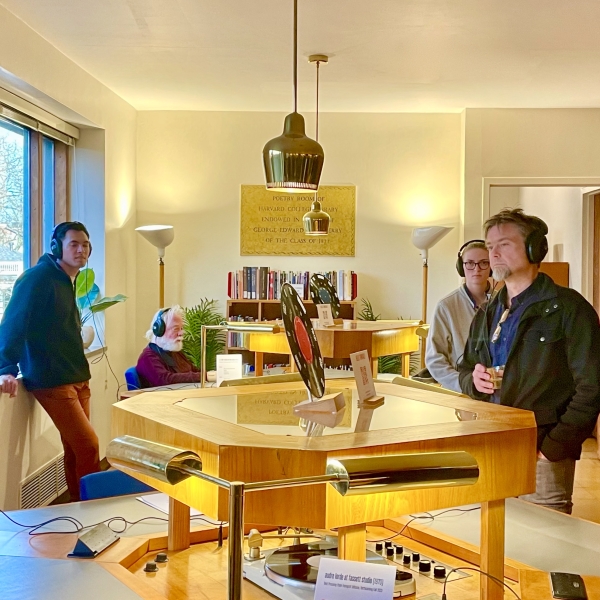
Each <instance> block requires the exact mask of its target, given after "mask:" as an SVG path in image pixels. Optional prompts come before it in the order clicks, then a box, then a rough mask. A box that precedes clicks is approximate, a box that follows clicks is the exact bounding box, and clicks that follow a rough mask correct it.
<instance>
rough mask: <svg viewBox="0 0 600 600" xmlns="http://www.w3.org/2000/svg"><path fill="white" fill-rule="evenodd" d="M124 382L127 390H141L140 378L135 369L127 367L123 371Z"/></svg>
mask: <svg viewBox="0 0 600 600" xmlns="http://www.w3.org/2000/svg"><path fill="white" fill-rule="evenodd" d="M125 382H126V383H127V389H128V390H141V389H142V384H141V382H140V376H139V375H138V372H137V371H136V370H135V367H129V369H127V371H125Z"/></svg>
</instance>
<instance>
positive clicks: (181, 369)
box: [136, 305, 200, 388]
mask: <svg viewBox="0 0 600 600" xmlns="http://www.w3.org/2000/svg"><path fill="white" fill-rule="evenodd" d="M146 338H147V340H148V341H149V342H150V343H149V344H148V345H147V346H146V347H145V348H144V350H143V351H142V353H141V354H140V357H139V358H138V362H137V365H136V371H137V372H138V376H139V378H140V384H141V387H142V388H147V387H157V386H162V385H172V384H174V383H194V382H199V381H200V371H199V369H197V368H196V367H195V366H194V365H193V364H192V363H191V362H190V361H189V360H188V359H187V358H186V357H185V356H184V354H183V352H182V349H183V309H182V308H181V307H180V306H178V305H175V306H172V307H171V308H161V309H160V310H159V311H158V312H157V313H156V314H155V315H154V318H153V319H152V324H151V326H150V329H149V330H148V331H147V332H146Z"/></svg>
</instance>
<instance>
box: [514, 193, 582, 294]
mask: <svg viewBox="0 0 600 600" xmlns="http://www.w3.org/2000/svg"><path fill="white" fill-rule="evenodd" d="M520 204H521V207H522V208H523V210H524V211H525V213H527V214H530V215H536V216H537V217H540V219H542V220H544V221H545V222H546V224H547V225H548V235H547V238H548V248H549V250H548V256H547V257H546V260H548V261H553V262H568V263H569V286H570V287H572V288H573V289H575V290H577V291H578V292H581V291H582V290H581V276H582V265H581V257H582V233H583V223H582V207H583V199H582V192H581V188H579V187H523V188H521V190H520Z"/></svg>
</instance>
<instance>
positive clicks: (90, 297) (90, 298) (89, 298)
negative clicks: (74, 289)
mask: <svg viewBox="0 0 600 600" xmlns="http://www.w3.org/2000/svg"><path fill="white" fill-rule="evenodd" d="M99 295H100V288H99V287H98V286H97V285H96V284H94V285H93V286H92V289H91V290H90V292H89V294H84V295H83V296H81V298H77V306H78V307H79V310H80V311H81V310H84V309H86V308H89V306H90V304H93V303H94V301H95V300H96V299H97V298H98V296H99Z"/></svg>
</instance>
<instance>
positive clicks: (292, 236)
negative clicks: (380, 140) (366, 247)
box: [240, 185, 356, 256]
mask: <svg viewBox="0 0 600 600" xmlns="http://www.w3.org/2000/svg"><path fill="white" fill-rule="evenodd" d="M314 199H315V194H309V193H307V194H287V193H282V192H273V191H270V190H267V189H266V188H265V186H264V185H242V189H241V215H240V254H241V255H242V256H354V246H355V225H356V186H354V185H323V186H321V187H320V188H319V191H318V199H319V201H320V202H321V207H322V209H323V210H324V211H325V212H326V213H328V214H329V216H330V218H331V221H330V225H329V234H328V235H325V236H310V235H306V234H305V233H304V227H303V225H302V217H303V216H304V215H305V213H307V212H308V211H309V210H310V205H311V203H312V202H313V200H314Z"/></svg>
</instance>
